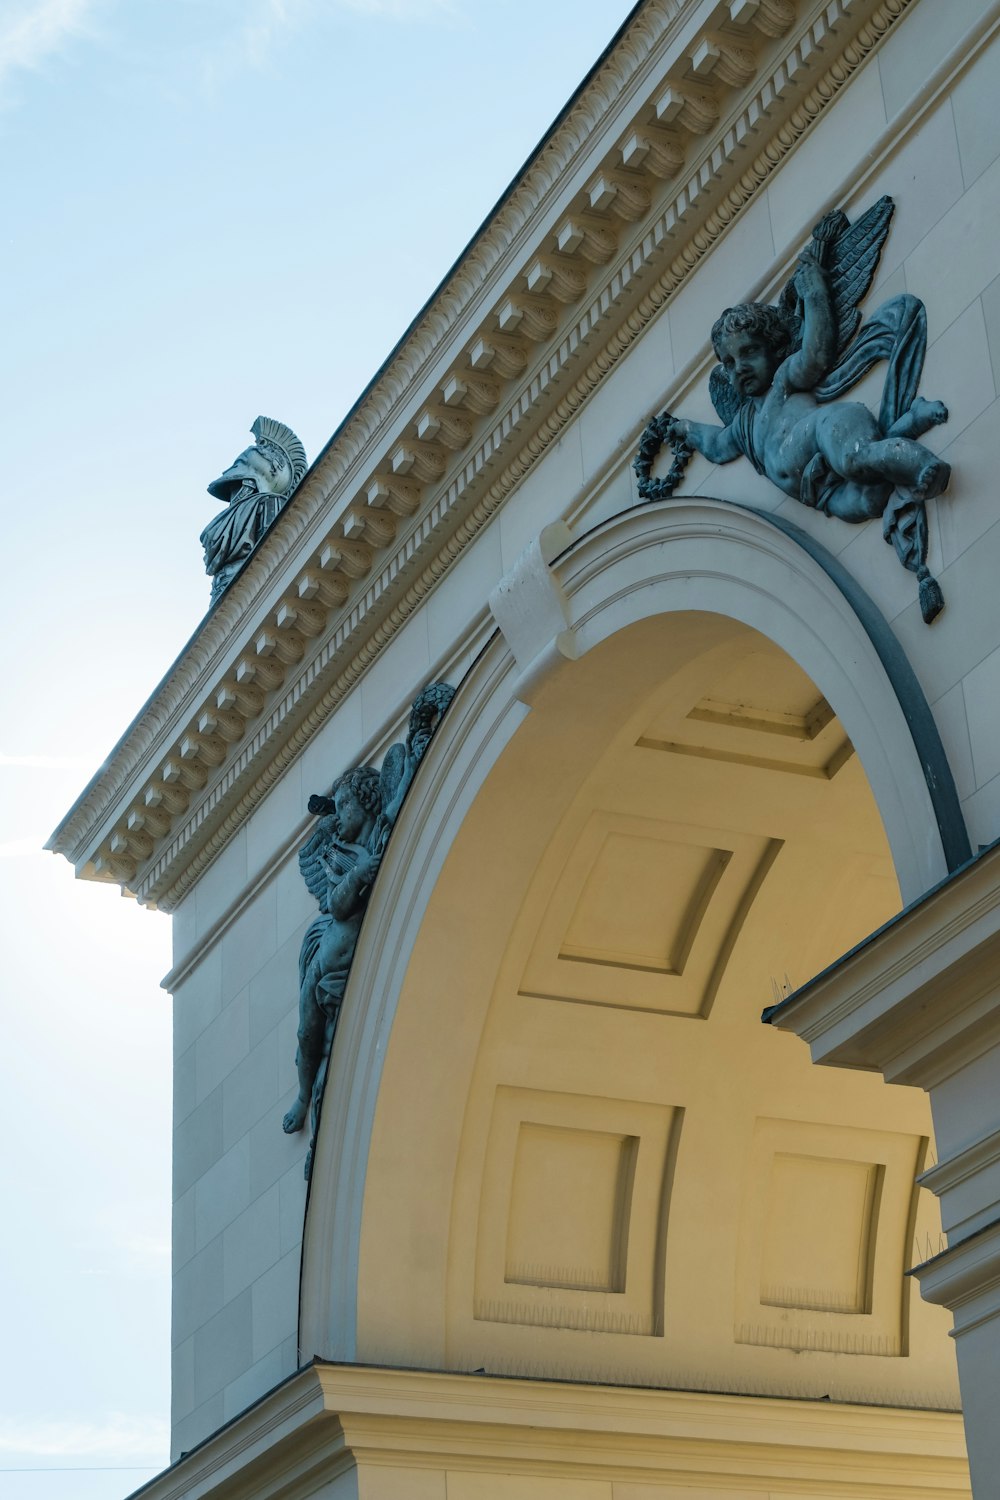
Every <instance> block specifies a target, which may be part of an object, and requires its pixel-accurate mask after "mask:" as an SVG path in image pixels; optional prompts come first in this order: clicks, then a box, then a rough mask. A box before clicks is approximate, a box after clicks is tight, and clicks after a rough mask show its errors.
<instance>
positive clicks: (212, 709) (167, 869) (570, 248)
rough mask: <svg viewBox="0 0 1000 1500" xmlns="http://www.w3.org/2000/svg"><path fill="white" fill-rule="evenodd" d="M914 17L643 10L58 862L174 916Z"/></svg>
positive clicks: (737, 0)
mask: <svg viewBox="0 0 1000 1500" xmlns="http://www.w3.org/2000/svg"><path fill="white" fill-rule="evenodd" d="M910 3H911V0H882V3H880V4H877V5H873V3H872V0H828V3H825V4H818V3H813V4H801V3H800V5H799V15H798V19H796V12H795V7H793V5H792V4H791V0H759V3H758V4H755V3H754V0H728V3H715V4H713V3H711V0H701V3H695V4H678V3H676V0H669V3H668V0H650V3H648V4H647V5H646V6H644V7H643V8H642V10H641V11H640V12H639V13H638V14H637V15H636V16H634V17H633V19H632V21H631V22H630V23H629V25H628V27H627V28H626V30H625V32H624V34H623V35H622V36H621V38H620V39H619V41H618V42H617V44H616V45H615V47H614V49H613V50H612V52H611V53H610V54H609V56H608V57H607V58H606V59H605V61H604V62H603V63H602V64H601V65H600V67H599V68H598V70H597V72H596V73H595V75H594V76H593V77H592V78H591V79H590V80H589V82H588V83H587V84H586V85H585V87H584V89H583V90H582V92H581V93H580V94H579V96H578V97H577V99H576V100H575V101H574V103H573V104H572V106H571V107H570V109H569V110H568V112H567V113H566V115H565V116H564V117H563V118H562V120H561V121H560V122H559V123H558V124H557V126H556V127H555V129H554V130H553V132H552V133H551V134H550V136H549V137H548V138H547V140H546V141H545V142H544V143H543V145H542V147H541V149H540V151H539V153H538V154H537V156H536V157H535V159H534V160H533V162H532V163H531V164H530V165H529V166H528V168H526V170H525V172H524V173H523V174H522V176H521V178H520V179H519V181H518V183H517V184H516V185H515V187H514V188H512V190H511V191H510V193H509V194H508V196H507V197H506V199H505V200H504V201H503V203H502V204H501V206H500V207H499V208H498V210H497V211H496V212H495V214H494V215H493V217H492V218H491V220H490V221H489V223H488V225H487V226H486V227H485V229H484V230H483V231H482V232H481V234H480V235H479V236H478V238H477V240H476V241H475V243H474V244H473V246H472V247H471V248H470V249H469V250H468V251H467V252H466V253H465V255H464V256H463V257H462V259H461V261H460V262H459V263H458V265H457V266H456V268H455V269H454V271H453V272H452V273H451V274H450V276H449V278H448V280H447V281H446V283H445V284H444V286H443V287H442V289H441V290H440V291H439V292H438V293H437V294H436V296H435V298H434V299H433V300H432V302H431V304H430V305H429V306H428V308H427V309H426V310H425V313H424V314H423V315H422V316H421V318H419V319H418V321H417V323H416V324H415V325H414V327H413V328H411V330H410V331H409V332H408V333H407V335H406V336H405V338H404V340H403V342H402V343H401V345H400V346H399V348H398V349H397V351H396V352H395V354H394V355H393V356H392V358H391V360H390V362H389V363H388V365H387V366H386V368H385V369H384V371H383V372H382V373H381V374H380V376H379V377H378V378H377V380H376V382H375V384H374V385H373V387H372V388H371V389H370V390H369V391H368V392H367V393H366V395H365V396H364V397H363V399H362V400H361V402H360V403H359V405H358V406H357V408H356V409H355V411H354V412H353V413H352V414H351V416H350V417H349V419H348V420H347V422H346V423H345V425H344V427H343V428H342V429H341V431H340V432H338V433H337V434H336V435H335V437H334V439H333V440H331V443H330V444H329V445H328V446H327V448H326V449H324V451H323V453H322V454H321V455H320V457H319V459H318V460H317V462H316V463H315V464H314V465H313V468H312V469H311V470H310V472H309V473H308V474H307V476H306V477H305V479H304V480H303V482H302V485H301V486H300V488H299V490H298V491H297V493H296V496H295V497H294V498H293V500H292V502H291V503H290V504H289V505H288V506H287V507H286V508H285V509H284V510H283V511H282V512H281V514H280V515H279V517H278V518H277V520H276V522H275V524H274V526H273V527H272V529H271V531H270V532H269V533H268V535H267V536H266V537H265V538H264V540H263V541H262V543H261V545H260V547H259V548H258V549H257V552H256V553H255V554H254V556H253V557H252V558H251V560H250V562H249V563H248V565H247V566H246V568H245V569H244V571H243V573H242V574H241V575H240V576H239V577H238V578H237V579H236V580H235V581H234V583H233V584H232V585H231V586H230V588H229V589H228V590H227V592H226V594H225V595H224V597H223V599H222V600H221V601H220V603H219V605H218V607H217V608H216V609H215V610H214V611H213V612H212V614H210V615H209V616H208V617H207V618H206V621H205V622H204V624H203V625H202V627H201V628H200V629H199V631H198V633H197V634H196V636H195V637H194V639H193V641H192V642H191V643H190V645H189V647H188V648H187V649H186V650H185V652H184V654H183V655H182V657H181V658H180V659H179V660H178V662H177V663H176V664H175V666H174V668H173V669H172V671H171V673H170V674H169V675H168V677H167V679H166V680H165V682H164V683H163V685H162V686H161V688H160V689H158V690H157V692H156V693H155V694H154V696H153V698H152V699H151V700H150V702H149V703H148V704H147V706H146V708H145V709H144V710H143V712H142V714H141V715H140V716H139V718H138V719H137V720H136V722H135V724H134V725H133V726H132V728H131V729H130V730H129V731H128V732H127V734H126V736H125V738H124V739H123V741H122V742H121V743H120V744H119V746H118V747H116V750H115V751H114V752H113V753H112V756H111V757H110V759H109V762H108V763H107V765H106V766H105V767H104V768H103V769H102V771H101V772H100V773H99V774H98V776H97V777H96V778H95V779H94V781H93V782H92V783H91V785H90V786H89V787H88V788H87V790H86V791H85V793H84V794H83V796H82V798H81V799H80V801H79V802H78V803H77V805H76V806H75V807H74V808H73V809H72V811H71V812H70V814H69V815H68V816H67V818H66V819H65V820H64V822H63V823H62V824H61V825H60V827H59V828H58V829H57V830H56V832H55V834H54V835H53V837H52V839H51V840H50V844H49V847H50V848H52V849H54V850H56V851H57V852H60V853H64V854H66V855H67V857H69V858H71V859H72V860H73V862H74V863H75V864H76V866H77V870H78V873H80V874H82V875H85V876H88V877H90V878H96V879H104V880H111V881H116V882H118V883H120V884H123V885H125V886H127V887H129V888H130V889H132V890H133V891H134V892H135V893H136V894H137V895H138V896H139V897H140V899H142V900H144V901H146V902H148V903H150V904H158V905H160V906H161V907H163V908H165V909H168V910H169V909H172V907H173V906H175V905H176V904H177V902H178V901H179V900H180V899H181V898H182V897H183V895H184V894H185V893H186V891H187V890H188V889H190V887H191V885H192V884H193V883H194V882H195V880H196V879H197V878H198V876H199V874H200V873H201V872H202V870H204V868H205V867H206V866H207V865H208V864H209V863H210V862H211V860H212V859H213V858H214V857H215V855H216V854H217V853H218V852H219V850H220V849H221V848H222V847H223V845H224V844H225V843H226V841H227V840H228V838H229V837H230V836H231V834H232V833H233V831H234V830H235V829H236V828H237V827H238V826H239V824H240V823H241V822H242V821H243V820H244V818H245V817H246V816H247V814H248V813H249V812H250V811H251V810H252V808H253V807H254V806H256V804H257V803H258V802H259V801H260V800H261V798H262V797H263V796H264V795H265V793H266V791H267V790H268V788H269V787H270V786H271V785H272V784H273V783H274V782H275V781H276V780H277V779H278V777H280V776H281V774H282V773H283V772H284V770H285V769H287V767H288V765H289V764H290V763H291V761H292V760H293V759H294V757H295V756H296V755H297V754H298V753H299V752H300V751H301V749H302V748H303V746H304V745H305V744H306V743H307V742H308V740H309V739H310V738H311V736H312V735H313V734H314V733H315V731H316V730H317V729H318V728H319V726H320V725H321V724H322V723H323V722H325V720H326V719H327V718H328V717H329V715H330V713H331V712H333V710H334V709H335V708H336V706H337V704H338V703H339V702H340V701H342V699H343V698H344V696H345V695H346V694H347V693H349V692H350V690H351V688H352V687H353V686H354V684H355V683H356V682H357V681H358V680H359V678H360V677H361V676H362V675H363V673H364V672H365V671H366V670H367V667H368V666H369V665H370V664H371V662H372V661H374V660H375V658H376V657H377V656H378V655H379V654H380V652H381V651H382V650H383V649H384V648H385V646H386V645H387V644H388V642H389V641H390V640H391V639H392V637H393V636H394V635H395V634H396V632H397V631H398V630H399V629H400V628H401V627H402V625H403V624H405V622H406V620H407V619H408V618H409V617H410V616H411V615H412V614H413V613H414V611H415V610H416V609H418V608H419V606H420V604H421V602H422V600H423V599H424V598H425V597H426V596H427V594H428V593H429V592H430V590H431V589H433V588H434V587H435V585H436V584H437V582H438V581H439V580H440V579H441V577H443V576H444V574H445V573H446V572H447V570H448V568H449V567H450V566H451V564H452V563H453V562H454V560H455V559H456V558H457V557H458V556H459V555H460V554H461V552H462V551H463V550H464V548H465V547H466V546H467V545H468V544H469V542H470V541H471V540H472V539H473V538H474V537H475V536H476V535H477V534H478V532H479V531H480V530H481V529H482V527H483V526H484V525H485V524H486V523H487V521H488V520H489V519H490V517H491V516H492V515H493V514H494V513H495V512H496V510H497V509H498V507H499V506H501V505H502V504H503V501H504V500H505V498H506V496H507V495H508V494H509V493H510V492H511V490H513V489H514V488H515V487H516V486H517V485H518V484H519V483H520V481H521V480H522V479H523V477H524V476H525V474H527V473H528V472H529V471H530V469H531V468H532V467H533V465H534V464H535V463H536V462H537V461H538V459H539V458H540V457H541V455H542V454H543V453H544V452H545V451H546V450H547V448H548V447H549V445H550V444H551V443H552V442H553V441H554V440H555V439H556V438H557V437H558V436H559V434H560V433H561V432H562V431H563V429H564V428H565V426H566V424H567V423H568V422H570V421H571V420H572V419H573V417H574V415H575V414H576V412H577V411H578V410H579V409H580V407H581V405H582V404H583V402H584V401H586V399H587V397H588V396H589V395H590V394H591V393H592V392H593V390H594V389H595V388H596V387H597V386H598V385H599V384H600V382H601V380H603V379H604V378H605V376H606V375H607V374H608V373H609V372H610V370H612V369H613V368H614V366H615V365H616V363H617V362H618V360H619V359H620V358H621V356H622V355H623V354H624V353H625V351H626V350H627V349H628V348H629V347H630V346H631V345H632V343H633V342H634V341H635V339H636V338H637V337H639V335H640V334H641V333H642V331H643V330H644V329H645V328H646V327H647V326H648V324H649V322H650V321H651V319H652V318H653V317H655V315H656V313H657V312H658V311H659V309H660V308H661V307H662V306H663V305H664V303H665V302H666V301H667V300H668V299H669V298H670V296H671V295H672V294H673V292H674V291H675V290H676V289H677V288H678V287H679V286H681V285H682V284H683V283H684V281H685V280H686V279H687V278H688V277H689V276H690V274H691V272H692V271H693V269H694V268H695V267H696V266H697V265H698V264H699V263H700V261H701V260H702V258H703V257H704V256H705V255H706V254H707V253H708V252H709V251H710V249H711V248H712V246H713V245H714V244H715V243H716V241H717V240H718V239H719V237H720V236H721V235H723V234H724V233H725V232H726V231H727V229H728V228H729V227H730V226H731V225H732V224H733V223H734V222H735V220H736V219H737V218H738V216H739V215H740V213H741V211H742V210H743V208H744V207H745V206H746V205H747V204H748V203H749V202H750V201H751V200H752V199H753V198H754V196H755V195H756V193H757V192H758V191H759V189H760V187H761V186H762V185H763V184H764V183H765V182H766V181H767V180H768V178H769V177H770V175H771V173H772V172H773V171H774V170H775V169H776V167H778V166H779V165H780V163H781V162H782V161H783V160H784V158H785V157H786V156H787V154H788V152H789V151H791V150H792V149H793V148H794V146H795V145H796V144H797V142H798V140H799V139H800V138H801V137H802V135H803V134H804V133H805V132H806V131H807V130H808V129H809V127H810V125H811V124H812V123H813V121H814V120H815V119H817V118H818V117H819V115H820V114H821V113H822V112H823V110H824V109H825V108H826V106H827V105H828V104H829V103H830V102H831V100H832V99H834V98H835V97H836V96H837V94H838V93H839V91H840V89H841V88H842V87H843V85H844V84H845V83H846V82H847V80H848V79H849V78H850V77H851V76H852V74H853V73H854V71H856V69H857V68H858V67H859V66H860V65H861V64H862V63H863V62H864V61H865V60H866V58H867V57H868V56H869V55H870V53H871V52H872V50H873V49H874V48H875V47H876V46H877V45H878V43H879V41H880V40H881V38H882V37H883V36H884V35H885V34H886V32H887V31H888V30H889V29H890V27H891V26H892V25H893V24H894V23H895V21H896V20H897V19H898V17H899V16H900V15H901V14H902V13H903V12H904V11H905V10H906V9H907V7H908V5H909V4H910ZM995 9H996V7H995V6H991V7H990V10H991V14H992V12H993V10H995ZM985 24H986V22H985V21H984V23H983V25H984V27H985ZM585 167H586V169H587V170H586V171H585V170H584V168H585ZM417 686H418V684H407V685H406V690H407V691H412V690H415V688H416V687H417Z"/></svg>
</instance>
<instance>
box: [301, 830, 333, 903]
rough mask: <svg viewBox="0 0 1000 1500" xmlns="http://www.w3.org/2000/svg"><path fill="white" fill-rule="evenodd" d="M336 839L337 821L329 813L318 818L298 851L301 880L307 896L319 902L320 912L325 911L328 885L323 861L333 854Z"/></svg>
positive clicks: (327, 876)
mask: <svg viewBox="0 0 1000 1500" xmlns="http://www.w3.org/2000/svg"><path fill="white" fill-rule="evenodd" d="M336 837H337V819H336V817H335V816H334V815H333V814H332V813H331V814H329V815H327V816H326V817H323V818H320V820H319V822H318V823H317V824H316V827H315V828H314V829H313V831H312V833H311V834H310V835H309V837H308V838H307V839H306V841H305V843H304V844H303V845H302V848H301V849H300V850H299V869H300V870H301V872H302V879H303V880H304V881H305V883H306V888H307V890H308V891H309V894H310V895H311V896H313V897H314V898H315V899H316V900H317V901H318V902H319V905H320V910H321V911H323V910H325V909H326V908H325V902H326V897H327V887H328V885H329V875H328V874H327V870H326V866H325V863H324V861H325V860H326V859H327V858H328V857H329V856H330V854H331V853H332V852H333V844H334V841H335V839H336Z"/></svg>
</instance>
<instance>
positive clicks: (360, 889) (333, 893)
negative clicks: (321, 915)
mask: <svg viewBox="0 0 1000 1500" xmlns="http://www.w3.org/2000/svg"><path fill="white" fill-rule="evenodd" d="M342 847H343V848H344V849H346V850H349V851H350V852H351V853H354V851H355V850H357V862H356V864H354V865H352V867H351V868H350V869H349V870H348V871H347V872H346V874H344V875H342V876H341V877H340V879H339V880H336V881H335V880H334V879H332V878H331V881H330V895H329V900H328V903H327V904H328V906H329V909H330V914H331V916H333V917H336V919H337V920H338V921H339V922H344V921H346V920H347V919H348V918H349V917H353V916H354V914H355V912H356V911H357V909H358V907H359V905H360V904H361V901H362V898H363V896H364V895H365V892H366V891H367V888H368V887H369V886H370V885H371V883H372V881H373V880H374V879H375V875H376V872H377V871H378V866H379V861H378V858H377V856H376V855H374V854H371V853H369V851H368V850H367V849H365V848H363V847H362V846H359V845H357V844H344V845H343V846H342Z"/></svg>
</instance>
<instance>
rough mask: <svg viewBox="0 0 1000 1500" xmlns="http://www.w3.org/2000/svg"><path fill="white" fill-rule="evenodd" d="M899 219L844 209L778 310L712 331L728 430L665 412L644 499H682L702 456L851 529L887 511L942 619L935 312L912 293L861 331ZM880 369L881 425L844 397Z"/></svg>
mask: <svg viewBox="0 0 1000 1500" xmlns="http://www.w3.org/2000/svg"><path fill="white" fill-rule="evenodd" d="M892 213H893V203H892V199H891V198H880V199H879V201H878V202H877V203H876V204H874V205H873V207H872V208H870V209H869V210H868V211H867V213H865V214H862V216H861V218H860V219H858V220H856V222H855V223H854V224H851V223H850V222H849V221H848V219H847V216H846V214H844V213H842V212H841V211H840V210H839V209H838V210H835V211H834V212H833V213H829V214H827V215H826V216H825V218H823V219H821V220H820V222H819V223H818V224H817V225H816V227H815V229H814V230H813V234H812V242H811V243H810V244H809V245H808V246H807V247H806V249H805V250H804V251H803V253H802V255H801V256H800V257H799V264H798V267H797V268H796V271H795V274H794V276H793V277H792V280H791V281H790V282H789V284H788V285H787V286H786V287H785V289H784V291H783V292H782V294H781V296H780V298H779V299H778V302H777V304H776V305H774V306H772V305H770V304H768V303H765V302H746V303H742V304H740V305H739V306H737V307H727V308H726V309H725V311H724V312H723V313H722V316H721V317H720V318H719V319H718V321H717V322H716V323H715V325H714V327H713V329H712V344H713V347H714V349H715V352H716V355H717V356H718V358H719V361H720V362H719V364H717V365H716V367H715V369H714V370H713V371H712V375H711V377H710V382H709V388H710V392H711V396H712V403H713V405H714V407H715V409H716V411H717V412H718V414H719V416H720V418H721V419H722V422H723V425H722V426H721V427H716V426H713V425H711V424H708V423H704V422H691V421H687V420H686V419H684V418H682V417H674V416H671V415H670V414H669V413H668V412H664V413H662V414H661V415H660V416H658V417H654V418H653V420H652V421H651V422H650V423H649V425H648V426H647V428H646V431H645V432H644V433H643V437H642V441H641V443H640V447H639V452H638V454H637V456H636V459H635V462H634V465H633V467H634V468H635V471H636V474H637V475H638V478H639V493H640V495H641V496H642V497H643V499H648V500H655V499H662V498H664V496H666V495H669V494H672V493H673V490H674V489H675V488H676V486H677V484H678V483H679V482H680V479H681V475H682V473H683V470H684V465H685V463H686V462H687V458H688V457H690V453H691V451H692V450H697V451H698V452H699V453H703V454H704V455H705V457H706V458H708V459H709V460H710V461H711V462H712V463H719V464H725V463H730V462H731V461H732V460H733V459H735V458H739V457H741V456H745V457H747V458H749V460H750V462H751V463H752V464H753V466H754V468H755V469H756V470H757V472H758V474H766V475H767V477H768V479H770V480H771V481H772V482H773V483H774V484H776V485H777V486H778V487H779V489H782V490H783V491H784V492H785V494H787V495H791V496H792V497H793V498H794V499H796V500H799V501H801V503H802V504H803V505H808V506H810V507H811V508H812V509H814V510H819V511H823V512H824V513H825V514H826V515H829V516H838V517H839V518H840V519H841V520H842V521H855V522H860V521H868V520H871V519H872V518H873V517H876V516H881V517H882V532H883V536H884V537H885V540H886V541H887V542H891V543H892V545H893V546H894V547H895V549H896V553H897V556H898V557H899V560H900V562H901V563H902V564H903V566H904V567H906V568H909V569H910V571H911V572H913V573H915V574H916V575H917V578H918V580H919V584H920V607H921V611H922V613H923V617H924V619H925V620H926V621H927V623H928V624H929V623H930V622H931V621H932V620H933V619H934V618H935V616H936V615H937V614H938V613H939V612H940V610H941V609H942V607H943V605H944V600H943V598H942V595H941V590H940V587H939V586H938V584H937V582H936V580H935V579H934V578H932V577H931V574H930V572H929V570H928V568H927V513H926V509H925V506H926V502H927V501H928V500H931V499H933V498H934V497H935V496H937V495H939V494H940V493H941V491H942V490H944V489H945V488H946V486H947V484H948V481H949V478H950V477H951V470H950V468H949V466H948V464H946V463H945V462H944V461H943V459H941V458H939V457H938V456H937V455H936V454H934V453H932V452H931V450H930V449H929V448H926V447H924V445H923V444H922V443H921V442H919V441H918V439H919V438H921V437H923V435H924V433H925V432H927V431H928V430H929V429H930V428H931V427H934V426H936V425H937V424H938V423H939V422H945V421H947V418H948V412H947V408H946V407H945V406H943V405H942V403H941V402H940V401H926V400H924V398H923V397H922V396H918V395H917V387H918V385H919V383H920V375H921V371H922V369H923V363H924V354H925V351H926V348H927V315H926V312H925V310H924V305H923V303H922V302H920V301H919V300H918V298H916V297H913V296H911V295H909V294H908V293H903V294H901V295H900V296H897V297H892V298H890V299H889V301H887V302H884V303H883V304H882V305H881V307H879V308H877V309H876V311H875V313H874V314H873V315H872V317H871V318H870V319H869V320H868V322H867V323H865V324H864V325H862V326H860V327H859V325H860V324H861V314H860V312H859V310H858V309H859V304H860V303H861V301H862V300H863V298H864V296H865V294H866V293H867V291H868V288H869V287H870V286H871V283H872V280H873V278H874V275H875V271H876V268H877V266H878V261H879V257H880V255H881V253H882V246H883V245H884V243H885V240H886V236H887V234H888V232H889V222H890V220H891V218H892ZM879 360H885V361H887V369H886V376H885V384H884V386H883V391H882V403H881V409H880V411H879V415H878V417H877V418H876V417H875V415H874V413H872V412H871V411H869V409H868V407H867V406H865V405H863V404H862V403H861V402H858V401H840V400H838V399H837V398H838V397H840V396H842V395H843V394H844V393H845V392H846V391H849V390H850V389H851V387H852V386H854V385H855V384H856V383H857V382H858V381H859V380H860V379H861V377H862V376H863V375H865V374H866V373H867V371H868V370H870V369H871V368H872V366H873V365H874V364H876V363H877V362H878V361H879ZM664 441H667V442H669V443H670V444H671V446H672V447H673V449H674V453H675V462H674V465H673V467H672V469H671V471H670V474H669V475H668V476H667V478H666V479H659V480H658V479H655V478H653V476H652V466H653V462H654V459H655V457H656V454H657V453H658V451H659V448H660V446H661V445H662V443H663V442H664Z"/></svg>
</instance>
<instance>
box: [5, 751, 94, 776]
mask: <svg viewBox="0 0 1000 1500" xmlns="http://www.w3.org/2000/svg"><path fill="white" fill-rule="evenodd" d="M93 765H94V757H93V756H92V755H4V753H3V751H2V750H0V771H2V770H3V768H4V767H5V766H22V767H27V768H28V769H29V770H31V771H83V770H88V769H90V768H92V767H93Z"/></svg>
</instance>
